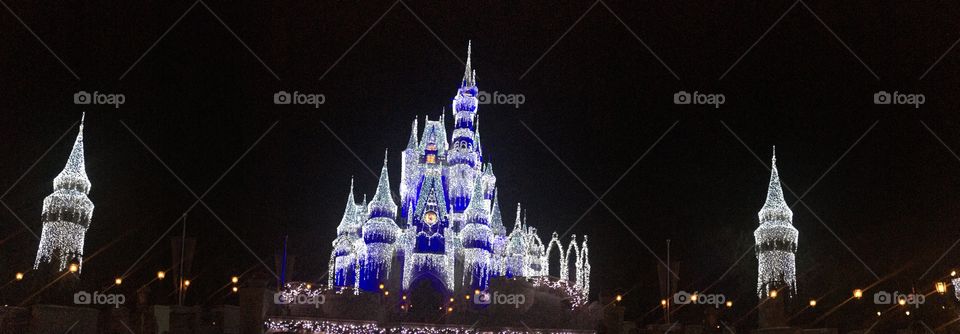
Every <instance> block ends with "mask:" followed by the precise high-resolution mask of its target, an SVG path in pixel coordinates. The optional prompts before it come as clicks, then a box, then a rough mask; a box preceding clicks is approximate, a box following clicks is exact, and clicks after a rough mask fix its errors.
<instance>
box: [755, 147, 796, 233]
mask: <svg viewBox="0 0 960 334" xmlns="http://www.w3.org/2000/svg"><path fill="white" fill-rule="evenodd" d="M770 160H771V162H770V183H769V184H768V186H767V199H766V201H765V202H764V203H763V208H762V209H760V212H759V213H758V215H759V216H760V223H761V224H763V223H767V222H772V223H781V224H782V223H786V224H790V223H792V220H793V211H791V210H790V207H789V206H788V205H787V202H786V200H784V198H783V188H782V187H781V185H780V173H779V172H778V171H777V148H776V147H774V148H773V157H772V158H771V159H770Z"/></svg>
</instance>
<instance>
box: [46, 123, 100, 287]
mask: <svg viewBox="0 0 960 334" xmlns="http://www.w3.org/2000/svg"><path fill="white" fill-rule="evenodd" d="M83 122H84V121H83V117H81V120H80V131H79V132H78V133H77V139H76V141H74V142H73V150H71V151H70V157H69V158H68V159H67V164H66V166H64V167H63V171H61V172H60V174H59V175H57V177H56V178H54V179H53V193H51V194H50V195H49V196H47V198H44V199H43V214H42V220H43V232H42V235H41V237H40V247H39V249H38V250H37V259H36V261H34V263H33V268H34V269H37V268H39V267H40V265H41V264H43V263H50V264H51V265H52V266H53V268H56V270H58V271H63V270H64V269H65V268H67V265H68V264H69V263H71V262H76V263H77V265H78V266H80V267H81V268H82V265H83V241H84V237H85V236H86V233H87V229H88V228H90V219H91V218H92V217H93V202H91V201H90V198H88V197H87V194H89V193H90V180H89V179H88V178H87V171H86V165H85V162H84V156H83ZM78 269H79V268H78Z"/></svg>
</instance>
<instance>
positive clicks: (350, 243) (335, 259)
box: [328, 179, 362, 287]
mask: <svg viewBox="0 0 960 334" xmlns="http://www.w3.org/2000/svg"><path fill="white" fill-rule="evenodd" d="M358 209H359V208H358V207H357V203H356V202H355V200H354V197H353V179H351V180H350V194H349V195H347V204H346V208H344V210H343V218H341V219H340V225H339V226H337V238H336V239H334V240H333V256H332V258H331V259H330V264H331V265H330V270H331V272H330V273H328V274H329V280H330V281H329V284H328V286H338V287H352V286H354V285H355V284H356V281H355V280H356V264H357V256H356V248H355V244H356V242H357V241H358V240H359V239H360V235H359V231H360V229H361V226H362V225H361V222H362V220H360V219H358V217H357V213H358V211H359V210H358Z"/></svg>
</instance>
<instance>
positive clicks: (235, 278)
mask: <svg viewBox="0 0 960 334" xmlns="http://www.w3.org/2000/svg"><path fill="white" fill-rule="evenodd" d="M239 281H240V277H237V276H233V277H230V282H231V283H233V284H237V282H239Z"/></svg>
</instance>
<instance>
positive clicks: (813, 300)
mask: <svg viewBox="0 0 960 334" xmlns="http://www.w3.org/2000/svg"><path fill="white" fill-rule="evenodd" d="M810 307H817V300H816V299H811V300H810Z"/></svg>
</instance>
